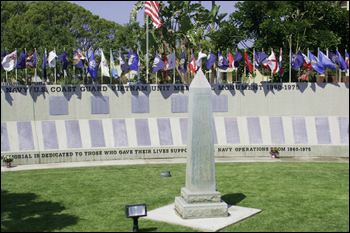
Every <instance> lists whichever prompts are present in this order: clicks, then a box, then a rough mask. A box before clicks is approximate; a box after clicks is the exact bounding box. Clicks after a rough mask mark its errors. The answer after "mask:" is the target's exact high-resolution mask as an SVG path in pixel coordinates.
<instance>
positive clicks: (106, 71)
mask: <svg viewBox="0 0 350 233" xmlns="http://www.w3.org/2000/svg"><path fill="white" fill-rule="evenodd" d="M100 67H101V76H102V75H104V76H106V77H110V76H109V69H108V64H107V60H106V58H105V55H104V54H103V51H102V49H101V63H100Z"/></svg>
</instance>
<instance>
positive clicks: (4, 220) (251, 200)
mask: <svg viewBox="0 0 350 233" xmlns="http://www.w3.org/2000/svg"><path fill="white" fill-rule="evenodd" d="M162 171H170V172H171V175H172V177H170V178H164V177H160V173H161V172H162ZM185 172H186V165H185V164H165V165H133V166H103V167H86V168H61V169H49V170H46V169H45V170H31V171H12V172H3V173H1V231H2V232H10V231H16V232H20V231H25V232H29V231H35V232H44V231H45V232H47V231H50V232H53V231H56V232H67V231H69V232H105V231H113V232H130V231H132V220H131V219H127V218H126V217H125V205H127V204H140V203H146V204H147V210H148V211H150V210H153V209H156V208H159V207H162V206H165V205H168V204H170V203H173V202H174V198H175V197H176V196H180V190H181V187H184V186H185V178H186V174H185ZM215 172H216V188H217V190H218V191H220V192H221V195H222V199H223V200H224V201H225V202H226V203H228V204H231V205H238V206H242V207H250V208H255V209H261V210H262V212H261V213H259V214H257V215H255V216H253V217H251V218H248V219H245V220H243V221H241V222H238V223H236V224H233V225H231V226H228V227H227V228H224V229H222V230H221V231H223V232H226V231H230V232H237V231H238V232H242V231H243V232H248V231H252V232H257V231H259V232H291V231H293V232H322V231H324V232H349V164H348V163H307V162H303V163H293V162H288V163H287V162H286V163H217V164H216V165H215ZM139 227H140V231H143V232H148V231H150V232H151V231H155V232H181V231H196V230H194V229H191V228H188V227H183V226H178V225H172V224H167V223H162V222H155V221H151V220H146V219H142V218H140V219H139Z"/></svg>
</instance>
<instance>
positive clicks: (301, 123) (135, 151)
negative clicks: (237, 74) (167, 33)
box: [1, 83, 349, 165]
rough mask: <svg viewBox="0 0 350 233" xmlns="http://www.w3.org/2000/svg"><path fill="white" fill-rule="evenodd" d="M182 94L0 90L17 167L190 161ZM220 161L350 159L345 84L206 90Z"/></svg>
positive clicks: (117, 89) (120, 89)
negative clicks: (274, 155) (275, 151)
mask: <svg viewBox="0 0 350 233" xmlns="http://www.w3.org/2000/svg"><path fill="white" fill-rule="evenodd" d="M188 88H189V86H188V85H172V84H169V85H166V84H164V85H130V86H127V85H63V86H60V85H45V86H44V85H36V86H1V156H2V157H3V156H4V155H11V156H13V157H14V165H20V164H33V163H53V162H71V161H93V160H113V159H146V158H180V157H183V158H184V157H186V154H187V146H186V144H187V116H188V115H187V114H188ZM212 108H213V116H214V122H213V123H214V129H215V130H214V149H215V156H216V157H225V156H238V157H240V156H263V157H265V156H269V149H270V147H278V148H280V150H281V152H280V155H281V157H283V156H286V157H291V156H301V157H303V156H304V157H314V156H326V157H328V156H336V157H348V156H349V84H348V83H260V84H227V85H225V84H216V85H212Z"/></svg>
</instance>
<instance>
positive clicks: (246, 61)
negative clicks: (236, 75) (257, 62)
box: [244, 51, 253, 72]
mask: <svg viewBox="0 0 350 233" xmlns="http://www.w3.org/2000/svg"><path fill="white" fill-rule="evenodd" d="M244 66H245V67H248V70H249V72H253V64H252V62H251V60H250V58H249V57H248V54H247V52H246V51H244Z"/></svg>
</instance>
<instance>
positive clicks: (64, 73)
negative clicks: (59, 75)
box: [55, 48, 74, 85]
mask: <svg viewBox="0 0 350 233" xmlns="http://www.w3.org/2000/svg"><path fill="white" fill-rule="evenodd" d="M63 51H64V52H65V51H66V48H63ZM62 70H63V77H64V82H66V72H64V69H62ZM73 81H74V78H73ZM55 84H56V85H57V83H55Z"/></svg>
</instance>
